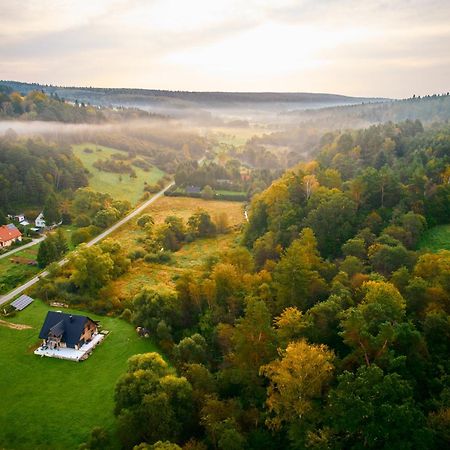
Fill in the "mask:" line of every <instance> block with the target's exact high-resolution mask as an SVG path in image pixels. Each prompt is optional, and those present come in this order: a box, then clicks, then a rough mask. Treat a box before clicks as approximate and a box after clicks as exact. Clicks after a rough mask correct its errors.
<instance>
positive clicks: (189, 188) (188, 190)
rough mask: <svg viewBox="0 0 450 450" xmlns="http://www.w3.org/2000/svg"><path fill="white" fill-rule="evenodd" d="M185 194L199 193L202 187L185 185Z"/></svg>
mask: <svg viewBox="0 0 450 450" xmlns="http://www.w3.org/2000/svg"><path fill="white" fill-rule="evenodd" d="M185 191H186V194H201V192H202V188H201V187H200V186H186V189H185Z"/></svg>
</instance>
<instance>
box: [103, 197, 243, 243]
mask: <svg viewBox="0 0 450 450" xmlns="http://www.w3.org/2000/svg"><path fill="white" fill-rule="evenodd" d="M201 209H203V210H205V211H207V212H208V213H209V214H210V215H211V217H212V218H213V220H214V218H215V217H216V216H218V215H219V214H221V213H226V214H227V217H228V225H229V226H230V227H234V226H236V225H239V224H241V223H242V222H243V220H244V212H243V206H242V203H238V202H228V201H219V200H202V199H199V198H190V197H166V196H163V197H161V198H159V199H158V200H157V201H156V202H155V203H153V204H152V205H151V206H150V207H149V208H147V209H146V210H145V211H144V212H143V213H142V214H149V215H151V216H152V218H153V220H154V221H155V223H156V224H158V223H162V222H164V219H165V218H166V217H167V216H177V217H180V218H181V219H183V221H184V222H187V220H188V219H189V217H190V216H192V214H193V213H195V212H196V211H198V210H201ZM144 236H145V232H144V231H142V230H141V229H140V228H139V227H138V226H137V225H136V221H135V220H133V221H131V222H129V223H128V224H127V225H126V226H124V227H121V228H120V229H119V230H117V231H116V232H114V233H113V235H112V236H111V237H112V238H113V239H116V240H118V241H119V242H120V243H121V244H122V246H124V247H126V248H127V249H129V250H132V249H133V247H138V246H139V245H138V244H137V243H136V240H137V239H139V238H142V237H144Z"/></svg>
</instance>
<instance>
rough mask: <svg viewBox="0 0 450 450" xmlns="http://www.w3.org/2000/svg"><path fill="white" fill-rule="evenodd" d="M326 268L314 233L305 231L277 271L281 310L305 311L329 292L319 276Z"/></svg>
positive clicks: (276, 277) (277, 267)
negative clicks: (294, 307) (293, 308)
mask: <svg viewBox="0 0 450 450" xmlns="http://www.w3.org/2000/svg"><path fill="white" fill-rule="evenodd" d="M323 268H324V264H323V261H322V259H321V258H320V255H319V253H318V251H317V243H316V239H315V237H314V234H313V232H312V230H311V229H309V228H305V229H304V230H303V231H302V233H301V235H300V237H299V239H296V240H295V241H293V242H292V244H291V245H290V246H289V248H288V249H287V250H286V252H285V253H284V255H283V256H282V257H281V259H280V262H279V263H278V264H277V266H276V268H275V273H274V281H275V288H276V291H277V305H278V310H279V311H281V310H283V309H284V308H286V307H289V306H297V307H299V308H300V309H301V310H305V309H307V308H309V307H310V306H311V305H312V304H313V301H314V300H317V298H318V297H320V296H322V295H323V294H324V293H325V292H326V289H327V286H326V283H325V280H324V279H323V278H322V276H321V275H320V273H319V271H320V270H322V269H323Z"/></svg>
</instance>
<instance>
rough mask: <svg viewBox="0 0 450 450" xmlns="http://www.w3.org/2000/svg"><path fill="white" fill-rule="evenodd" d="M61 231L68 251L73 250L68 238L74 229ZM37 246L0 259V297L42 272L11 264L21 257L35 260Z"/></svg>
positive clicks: (72, 227) (69, 227)
mask: <svg viewBox="0 0 450 450" xmlns="http://www.w3.org/2000/svg"><path fill="white" fill-rule="evenodd" d="M61 229H62V230H63V231H64V235H65V236H66V239H67V245H68V246H69V250H73V249H74V246H73V245H72V242H71V239H70V238H71V236H72V232H73V230H75V229H76V227H75V226H73V225H63V226H62V227H61ZM39 245H40V244H36V245H33V246H32V247H28V248H26V249H24V250H21V251H19V252H17V253H14V254H13V255H11V256H10V257H6V258H2V259H0V295H1V294H5V293H7V292H9V291H11V290H12V289H14V288H15V287H17V286H19V285H20V284H21V283H23V282H25V281H26V280H28V279H29V278H31V277H32V276H34V275H36V274H37V273H38V272H39V271H40V270H42V269H40V268H38V267H37V266H27V265H26V264H15V263H12V262H11V258H13V257H22V258H27V259H34V260H35V259H36V257H37V253H38V250H39Z"/></svg>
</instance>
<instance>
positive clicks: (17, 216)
mask: <svg viewBox="0 0 450 450" xmlns="http://www.w3.org/2000/svg"><path fill="white" fill-rule="evenodd" d="M8 217H9V218H10V219H11V220H15V221H16V222H19V223H21V222H24V221H25V220H26V219H25V214H23V213H20V214H8Z"/></svg>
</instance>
